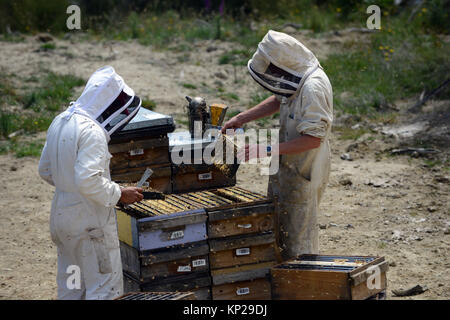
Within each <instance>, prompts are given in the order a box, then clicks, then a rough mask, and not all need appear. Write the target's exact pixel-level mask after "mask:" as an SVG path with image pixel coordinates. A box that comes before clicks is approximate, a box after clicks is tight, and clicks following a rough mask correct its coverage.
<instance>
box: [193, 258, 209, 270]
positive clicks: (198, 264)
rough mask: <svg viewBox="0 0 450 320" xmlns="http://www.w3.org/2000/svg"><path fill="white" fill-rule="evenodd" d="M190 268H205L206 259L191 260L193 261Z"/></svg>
mask: <svg viewBox="0 0 450 320" xmlns="http://www.w3.org/2000/svg"><path fill="white" fill-rule="evenodd" d="M192 266H193V267H194V268H196V267H202V266H206V259H197V260H193V261H192Z"/></svg>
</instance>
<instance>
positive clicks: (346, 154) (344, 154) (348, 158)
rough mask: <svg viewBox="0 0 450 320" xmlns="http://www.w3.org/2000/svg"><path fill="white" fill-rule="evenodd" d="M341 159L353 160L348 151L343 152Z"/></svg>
mask: <svg viewBox="0 0 450 320" xmlns="http://www.w3.org/2000/svg"><path fill="white" fill-rule="evenodd" d="M341 159H342V160H347V161H353V158H352V156H351V155H350V154H348V153H343V154H341Z"/></svg>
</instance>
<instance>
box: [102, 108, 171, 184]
mask: <svg viewBox="0 0 450 320" xmlns="http://www.w3.org/2000/svg"><path fill="white" fill-rule="evenodd" d="M174 129H175V127H174V124H173V119H172V117H169V116H166V115H162V114H159V113H156V112H153V111H150V110H147V109H145V108H141V109H140V110H139V112H138V114H137V115H136V116H135V117H134V118H133V119H132V120H131V121H130V123H128V124H127V125H126V126H125V127H124V128H123V129H122V130H120V131H118V132H116V133H114V134H113V135H112V137H111V141H110V143H109V152H110V153H111V154H112V158H111V163H110V169H111V178H112V180H114V181H117V182H137V181H139V179H140V178H141V176H142V174H143V173H144V171H145V169H146V168H147V167H149V168H151V169H152V170H153V174H152V177H151V179H150V180H149V183H150V187H152V188H153V189H155V190H159V191H161V192H164V193H171V192H172V181H171V179H172V164H171V161H170V153H169V138H168V133H169V132H172V131H173V130H174Z"/></svg>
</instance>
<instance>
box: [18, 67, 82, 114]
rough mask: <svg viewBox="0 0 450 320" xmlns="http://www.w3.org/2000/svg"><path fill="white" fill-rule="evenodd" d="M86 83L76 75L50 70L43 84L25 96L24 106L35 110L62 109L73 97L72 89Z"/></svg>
mask: <svg viewBox="0 0 450 320" xmlns="http://www.w3.org/2000/svg"><path fill="white" fill-rule="evenodd" d="M84 84H85V81H84V80H83V79H81V78H78V77H76V76H73V75H59V74H56V73H53V72H49V73H48V74H47V76H46V77H45V79H44V81H43V82H42V85H41V86H40V87H38V88H37V89H35V90H33V91H31V92H29V93H28V94H27V95H26V96H25V97H24V99H23V102H24V104H23V106H24V108H25V109H32V110H33V111H35V112H42V111H50V112H57V111H61V109H62V108H63V107H64V106H66V105H67V103H68V100H69V99H70V98H71V97H72V94H73V91H72V90H73V89H74V88H75V87H79V86H82V85H84Z"/></svg>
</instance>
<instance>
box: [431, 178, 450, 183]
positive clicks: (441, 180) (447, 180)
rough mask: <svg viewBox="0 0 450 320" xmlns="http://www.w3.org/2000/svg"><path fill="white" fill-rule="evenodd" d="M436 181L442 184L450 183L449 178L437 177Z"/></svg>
mask: <svg viewBox="0 0 450 320" xmlns="http://www.w3.org/2000/svg"><path fill="white" fill-rule="evenodd" d="M434 181H436V182H442V183H450V179H449V177H447V176H435V177H434Z"/></svg>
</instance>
